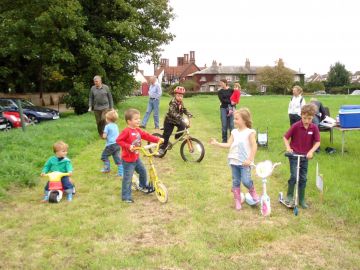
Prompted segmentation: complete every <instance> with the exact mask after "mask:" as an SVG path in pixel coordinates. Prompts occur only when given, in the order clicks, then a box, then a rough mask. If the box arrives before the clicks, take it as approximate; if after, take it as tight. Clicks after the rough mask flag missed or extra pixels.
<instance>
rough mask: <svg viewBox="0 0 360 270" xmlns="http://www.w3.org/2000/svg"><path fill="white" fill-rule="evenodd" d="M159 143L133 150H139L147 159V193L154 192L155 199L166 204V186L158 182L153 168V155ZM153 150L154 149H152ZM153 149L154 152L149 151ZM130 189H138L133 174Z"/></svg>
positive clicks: (136, 178) (157, 149) (137, 181)
mask: <svg viewBox="0 0 360 270" xmlns="http://www.w3.org/2000/svg"><path fill="white" fill-rule="evenodd" d="M159 146H160V143H152V144H148V145H146V146H141V147H135V148H134V150H139V151H141V152H142V153H143V155H144V156H145V157H147V159H148V162H149V163H148V172H149V184H148V190H149V193H152V192H155V195H156V198H157V199H158V200H159V201H160V202H161V203H166V202H167V200H168V191H167V188H166V186H165V185H164V184H163V183H162V182H161V181H160V180H159V177H158V175H157V173H156V169H155V166H154V161H153V158H154V155H156V154H157V153H158V151H159ZM154 148H155V149H154ZM150 149H154V150H152V151H151V150H150ZM131 188H132V189H133V190H138V189H139V178H138V177H137V176H136V175H135V174H134V176H133V178H132V184H131Z"/></svg>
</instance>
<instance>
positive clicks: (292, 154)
mask: <svg viewBox="0 0 360 270" xmlns="http://www.w3.org/2000/svg"><path fill="white" fill-rule="evenodd" d="M285 157H306V155H298V154H294V153H291V152H285Z"/></svg>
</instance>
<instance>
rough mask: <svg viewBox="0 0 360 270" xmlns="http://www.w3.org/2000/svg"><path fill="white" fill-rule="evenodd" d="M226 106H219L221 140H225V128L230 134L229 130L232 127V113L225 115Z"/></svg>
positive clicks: (224, 141)
mask: <svg viewBox="0 0 360 270" xmlns="http://www.w3.org/2000/svg"><path fill="white" fill-rule="evenodd" d="M227 113H228V111H227V108H220V119H221V133H222V142H223V143H226V142H227V139H228V138H227V130H229V133H230V134H231V131H232V130H233V129H234V115H233V114H231V115H230V116H227Z"/></svg>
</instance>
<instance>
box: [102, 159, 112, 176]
mask: <svg viewBox="0 0 360 270" xmlns="http://www.w3.org/2000/svg"><path fill="white" fill-rule="evenodd" d="M101 172H102V173H109V172H110V161H108V160H107V161H104V168H102V169H101Z"/></svg>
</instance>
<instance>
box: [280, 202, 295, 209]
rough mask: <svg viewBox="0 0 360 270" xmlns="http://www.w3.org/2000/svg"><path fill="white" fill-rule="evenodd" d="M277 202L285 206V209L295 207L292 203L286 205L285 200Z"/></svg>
mask: <svg viewBox="0 0 360 270" xmlns="http://www.w3.org/2000/svg"><path fill="white" fill-rule="evenodd" d="M279 202H280V203H281V204H283V205H285V206H286V207H287V208H291V209H293V208H294V207H295V205H294V204H293V203H287V202H286V201H285V200H279Z"/></svg>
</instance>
